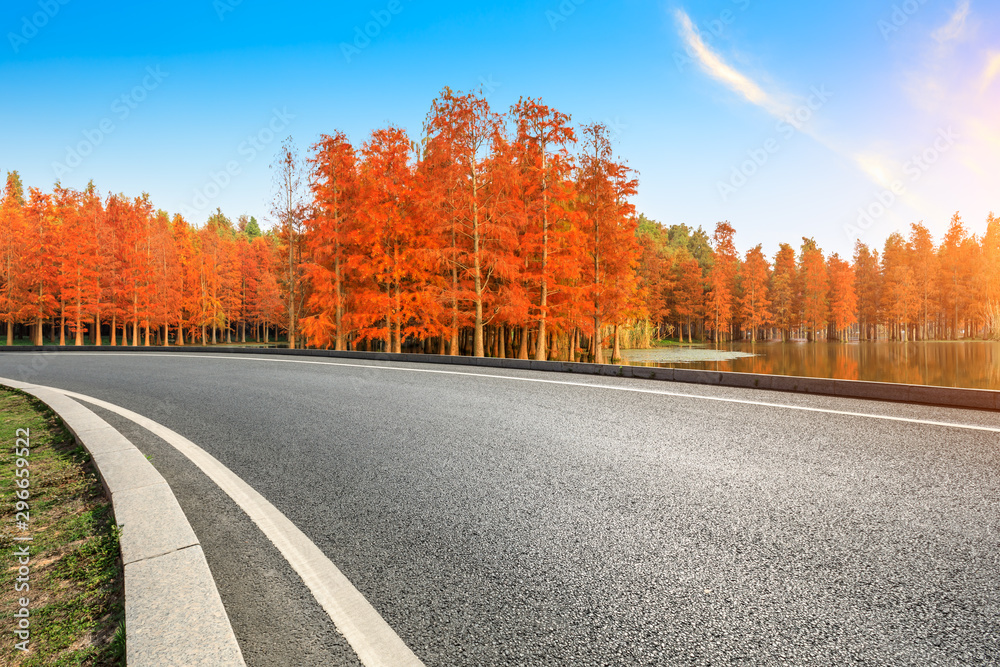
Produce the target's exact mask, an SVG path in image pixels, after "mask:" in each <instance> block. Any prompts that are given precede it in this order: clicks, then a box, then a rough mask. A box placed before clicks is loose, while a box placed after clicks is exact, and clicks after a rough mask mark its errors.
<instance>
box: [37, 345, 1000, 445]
mask: <svg viewBox="0 0 1000 667" xmlns="http://www.w3.org/2000/svg"><path fill="white" fill-rule="evenodd" d="M52 354H59V353H52ZM68 354H72V355H74V356H82V355H92V356H123V357H126V356H131V357H161V358H170V357H177V358H181V359H184V358H187V359H220V360H230V361H260V362H274V363H285V364H315V365H322V366H345V367H348V368H368V369H374V370H383V371H403V372H407V373H433V374H437V375H466V376H470V377H482V378H492V379H496V380H513V381H516V382H539V383H542V384H560V385H566V386H570V387H589V388H591V389H610V390H612V391H627V392H635V393H639V394H656V395H658V396H671V397H675V398H690V399H695V400H699V401H717V402H719V403H739V404H742V405H757V406H761V407H765V408H779V409H782V410H799V411H801V412H821V413H824V414H830V415H843V416H846V417H862V418H864V419H879V420H882V421H892V422H905V423H907V424H922V425H924V426H942V427H945V428H958V429H964V430H968V431H985V432H988V433H1000V427H994V426H979V425H976V424H959V423H956V422H941V421H932V420H929V419H911V418H910V417H894V416H892V415H877V414H871V413H867V412H850V411H847V410H831V409H830V408H814V407H809V406H806V405H789V404H787V403H768V402H765V401H748V400H745V399H741V398H725V397H722V396H702V395H699V394H685V393H682V392H676V391H663V390H660V389H643V388H641V387H627V386H616V385H610V384H597V383H592V382H567V381H566V380H547V379H544V378H527V377H519V376H516V375H493V374H490V373H467V372H462V371H442V370H436V369H431V368H407V367H404V366H376V365H374V364H351V363H343V362H340V361H313V360H309V359H272V358H269V357H236V356H233V355H229V354H226V355H214V354H174V353H169V354H155V353H145V352H71V353H68ZM331 359H332V358H331ZM410 363H416V362H410ZM852 400H860V399H852ZM952 409H956V410H958V409H961V408H952Z"/></svg>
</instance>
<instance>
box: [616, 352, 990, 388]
mask: <svg viewBox="0 0 1000 667" xmlns="http://www.w3.org/2000/svg"><path fill="white" fill-rule="evenodd" d="M622 357H623V359H624V361H625V363H627V364H630V365H637V366H666V367H676V368H695V369H705V370H717V371H734V372H737V373H767V374H774V375H796V376H804V377H822V378H841V379H845V380H869V381H873V382H900V383H905V384H926V385H935V386H941V387H968V388H974V389H1000V342H998V343H994V342H982V341H968V342H966V341H962V342H931V343H893V342H868V343H826V342H817V343H804V342H790V343H732V344H724V345H719V346H717V347H714V346H710V347H690V348H686V347H670V348H658V349H653V350H623V351H622Z"/></svg>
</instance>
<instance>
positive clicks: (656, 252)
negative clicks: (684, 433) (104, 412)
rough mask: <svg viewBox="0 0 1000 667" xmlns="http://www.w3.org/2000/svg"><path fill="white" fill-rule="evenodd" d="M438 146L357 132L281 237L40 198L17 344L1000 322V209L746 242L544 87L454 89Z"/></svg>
mask: <svg viewBox="0 0 1000 667" xmlns="http://www.w3.org/2000/svg"><path fill="white" fill-rule="evenodd" d="M422 134H423V137H422V138H420V139H414V138H412V137H410V136H408V135H407V133H406V132H405V131H404V130H402V129H400V128H397V127H386V128H382V129H378V130H375V131H374V132H373V133H372V134H371V135H370V137H369V138H368V140H367V141H365V142H364V143H363V144H362V145H360V146H355V145H352V144H351V143H350V141H349V140H348V139H347V137H346V136H345V135H344V134H342V133H339V132H335V133H333V134H330V135H324V136H322V137H321V138H320V139H319V141H318V142H316V143H315V145H313V146H312V147H311V149H310V150H309V152H308V154H307V155H306V156H304V157H300V155H299V154H298V153H297V151H296V149H295V148H294V145H293V144H292V142H291V140H288V141H286V142H285V144H284V145H283V146H282V149H281V152H280V154H279V155H278V157H277V159H276V161H275V163H274V165H273V172H274V182H275V188H274V193H273V200H272V205H271V211H270V212H269V219H270V220H271V221H272V223H273V224H272V225H271V226H270V227H269V228H268V229H266V230H264V231H262V230H261V226H260V225H259V224H258V222H257V220H256V219H255V218H251V217H247V216H241V217H240V218H239V219H238V220H236V221H235V222H234V221H233V220H231V219H229V218H227V217H226V216H225V215H224V214H223V213H222V212H221V211H219V210H217V211H216V212H215V213H214V214H212V215H211V216H210V217H208V220H207V222H205V223H204V224H203V225H200V226H198V225H196V224H194V222H193V221H190V220H185V219H184V218H183V217H182V216H180V215H173V216H170V215H169V214H168V213H166V212H164V211H162V210H157V209H156V207H155V206H154V204H153V203H152V202H151V201H150V198H149V197H148V196H147V195H142V196H139V197H128V196H125V195H121V194H107V195H102V194H101V193H100V192H99V191H98V190H97V188H96V187H95V186H94V185H93V184H91V185H90V186H89V187H87V188H86V189H84V190H83V191H75V190H71V189H67V188H64V187H62V186H60V185H59V184H57V185H56V186H55V187H54V188H53V190H52V191H51V192H48V193H46V192H43V191H41V190H39V189H37V188H34V187H31V188H28V189H27V191H26V192H25V188H24V186H23V184H22V183H21V179H20V177H19V175H18V174H17V172H9V173H8V175H7V180H6V187H5V190H4V193H3V202H2V207H0V262H2V266H0V318H2V319H3V321H4V322H5V326H6V344H7V345H13V344H14V343H15V339H16V338H20V337H21V336H22V335H23V336H27V337H28V340H29V342H31V343H33V344H35V345H42V344H44V343H45V342H46V339H47V340H48V341H50V342H53V343H58V344H59V345H66V344H75V345H84V344H93V345H101V344H107V343H110V344H111V345H133V346H147V345H184V344H210V343H235V342H239V343H244V342H248V341H255V342H260V343H272V344H273V343H276V342H277V340H278V339H279V338H281V339H282V342H283V343H285V344H287V345H289V346H291V347H305V346H308V347H314V348H330V349H337V350H349V349H353V350H385V351H391V352H401V351H422V352H427V353H432V354H450V355H459V354H464V355H473V356H498V357H514V358H522V359H524V358H532V359H560V360H583V359H589V360H593V361H596V362H598V363H600V362H604V361H607V360H608V359H607V357H608V354H609V352H608V350H610V356H611V358H612V359H614V358H617V357H618V356H619V350H620V349H621V348H622V347H626V346H628V347H641V346H648V345H650V344H652V342H653V341H655V340H658V339H662V338H668V337H671V338H675V339H680V340H682V341H688V342H693V341H695V340H711V341H716V342H721V341H731V340H773V339H782V340H790V339H803V340H810V341H814V340H823V339H826V340H836V341H846V340H851V339H852V338H858V339H861V340H872V339H892V340H930V339H958V338H994V337H997V336H1000V219H998V218H995V217H994V216H993V215H990V217H989V219H988V220H987V221H986V223H987V224H986V230H985V234H983V235H982V236H977V235H973V234H970V233H969V231H968V229H967V228H966V226H965V224H964V223H963V221H962V220H961V218H960V216H959V215H958V214H957V213H956V214H955V216H954V217H953V218H952V220H951V223H950V226H949V228H948V231H947V233H946V234H945V235H944V238H943V239H942V240H941V241H940V243H935V241H934V239H933V237H932V235H931V234H930V232H929V231H928V229H927V228H926V227H924V226H923V225H922V224H913V225H911V227H910V229H909V231H908V234H907V235H905V236H904V235H902V234H899V233H894V234H892V235H891V236H889V238H888V239H887V240H886V242H885V245H884V247H882V248H870V247H868V246H867V245H866V244H864V243H862V242H861V241H858V242H857V243H856V245H855V248H854V253H853V256H852V257H843V258H842V257H840V256H839V255H838V254H836V253H833V254H829V255H826V254H824V252H823V250H822V249H821V248H819V247H818V246H817V244H816V242H815V241H813V240H812V239H810V238H803V239H801V241H800V242H796V243H795V244H794V245H793V244H782V245H781V246H780V248H779V250H778V251H777V253H776V255H775V256H774V257H768V256H767V255H765V253H764V251H763V249H762V247H761V246H760V245H758V246H756V247H753V248H752V249H750V250H749V251H748V252H746V253H745V254H743V255H740V254H738V253H737V251H736V246H735V238H734V237H735V230H734V228H733V227H732V226H731V225H730V224H729V223H728V222H721V223H718V224H717V225H716V226H715V228H714V230H712V232H711V234H709V233H708V232H705V231H703V230H702V229H701V228H698V229H692V228H690V227H688V226H686V225H674V226H670V227H665V226H663V225H661V224H659V223H657V222H655V221H652V220H649V219H647V218H646V217H645V216H643V215H639V214H637V212H636V210H635V207H634V205H633V203H632V198H633V197H634V195H635V194H636V192H637V188H638V175H637V174H636V173H635V172H634V171H632V170H631V169H630V168H629V166H628V165H627V163H626V162H625V161H624V160H622V159H621V158H619V157H618V156H616V155H615V153H614V149H613V143H614V137H613V135H612V132H611V130H610V129H609V128H608V127H607V126H605V125H603V124H591V125H584V126H582V127H576V126H574V125H573V124H572V123H571V121H570V117H569V116H568V115H566V114H564V113H561V112H559V111H556V110H555V109H552V108H550V107H548V106H545V105H544V104H543V103H542V102H541V101H539V100H534V99H522V100H521V101H520V102H518V103H517V104H516V105H515V106H514V107H513V108H511V109H510V110H509V111H508V112H507V113H498V112H496V111H494V110H493V109H491V108H490V105H489V104H488V102H487V100H486V99H485V97H484V96H482V95H479V94H475V93H470V94H458V93H455V92H453V91H451V90H450V89H445V90H444V91H442V93H441V95H440V96H439V97H438V99H436V100H435V101H434V102H433V104H432V107H431V110H430V112H429V113H428V116H427V120H426V122H425V126H424V129H423V133H422Z"/></svg>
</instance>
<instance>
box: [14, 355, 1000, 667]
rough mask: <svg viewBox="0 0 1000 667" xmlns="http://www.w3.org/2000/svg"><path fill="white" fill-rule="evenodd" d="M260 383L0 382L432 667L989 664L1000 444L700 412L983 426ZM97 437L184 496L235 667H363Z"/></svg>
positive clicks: (428, 387)
mask: <svg viewBox="0 0 1000 667" xmlns="http://www.w3.org/2000/svg"><path fill="white" fill-rule="evenodd" d="M241 356H242V355H241ZM247 356H249V355H247ZM273 359H274V358H273V357H269V358H258V359H252V358H248V359H234V358H232V355H225V357H211V356H200V357H197V358H191V357H181V356H176V355H142V356H137V355H129V354H115V355H101V354H92V355H75V354H47V355H43V356H41V357H39V356H38V355H34V357H33V359H29V357H28V356H27V355H21V354H9V353H8V354H0V377H10V378H13V379H20V380H24V381H28V382H34V383H37V384H41V385H47V386H55V387H59V388H62V389H67V390H71V391H76V392H80V393H83V394H88V395H91V396H94V397H97V398H100V399H103V400H106V401H109V402H111V403H115V404H117V405H120V406H123V407H126V408H129V409H130V410H134V411H136V412H139V413H141V414H143V415H145V416H147V417H149V418H151V419H154V420H156V421H158V422H160V423H161V424H164V425H165V426H167V427H169V428H171V429H173V430H175V431H177V432H178V433H181V434H182V435H184V436H186V437H188V438H189V439H191V440H192V441H194V442H195V443H197V444H198V445H200V446H201V447H202V448H204V449H205V450H207V451H208V452H210V453H211V454H212V455H214V456H215V457H216V458H217V459H219V461H221V462H222V463H223V464H225V465H226V466H228V467H229V469H231V470H232V471H233V472H235V473H236V474H237V475H239V476H240V477H242V478H243V479H244V480H245V481H246V482H248V483H249V484H250V485H251V486H253V487H254V488H255V489H256V490H257V491H259V492H260V493H261V494H263V495H264V496H265V497H266V498H267V499H268V500H269V501H270V502H271V503H273V504H274V505H275V506H276V507H277V508H278V509H279V510H281V511H282V512H283V513H284V514H285V515H286V516H287V517H288V518H290V519H291V520H292V521H293V522H294V523H295V524H296V525H297V526H298V527H299V528H300V529H301V530H302V531H303V532H304V533H305V534H306V535H307V536H308V537H309V538H310V539H312V540H313V542H315V543H316V544H317V545H318V546H319V547H320V548H321V549H322V550H323V552H324V553H325V554H326V555H327V556H328V557H329V558H330V559H331V560H332V561H333V562H334V563H335V564H336V565H337V566H338V567H339V568H340V569H341V571H342V572H343V573H344V574H345V575H346V576H347V577H348V578H349V579H350V580H351V582H353V584H354V585H355V586H356V587H357V588H358V589H359V590H360V591H361V592H362V593H363V594H364V595H365V597H366V598H367V599H368V600H369V601H370V602H371V604H372V605H373V606H374V607H375V609H376V610H378V612H379V613H380V614H381V615H382V616H383V617H384V618H385V620H386V621H387V622H388V623H389V625H390V626H391V627H392V628H393V629H394V630H395V631H396V632H397V633H398V634H399V636H400V637H401V638H402V639H403V640H404V641H405V642H406V643H407V645H409V646H410V648H411V649H413V651H414V652H415V653H416V654H417V655H418V656H419V657H420V658H421V659H422V660H423V661H424V662H425V663H426V664H427V665H476V666H479V665H484V666H485V665H619V664H621V665H672V664H677V665H688V664H691V665H709V664H712V665H719V664H790V665H792V664H794V665H802V664H823V665H827V664H828V665H834V664H836V665H842V664H848V663H857V664H894V665H895V664H899V665H910V664H912V665H958V664H997V662H998V661H1000V509H998V508H1000V502H998V501H1000V433H995V432H989V431H974V430H967V429H957V428H952V427H947V426H935V425H927V424H916V423H910V422H903V421H886V420H879V419H871V418H866V417H857V416H851V415H844V414H834V413H833V412H809V411H802V410H795V409H789V408H778V407H769V406H763V405H754V404H749V403H738V402H719V401H713V400H705V399H704V397H716V398H718V397H725V398H731V399H735V400H744V401H761V402H768V403H783V404H787V405H791V406H809V407H814V408H822V409H826V410H831V411H844V412H865V413H872V414H883V415H892V416H898V417H905V418H913V419H925V420H938V421H944V422H953V423H957V424H980V425H988V426H994V427H1000V415H997V414H995V413H988V412H977V411H963V410H954V409H935V408H928V407H921V406H911V405H904V404H892V403H876V402H865V401H858V400H845V399H836V398H825V397H815V396H804V395H792V394H779V393H772V392H764V391H756V390H742V389H726V388H713V387H700V386H693V385H678V384H666V383H656V382H650V381H642V380H627V379H618V378H603V377H592V378H591V377H582V378H581V376H568V375H561V374H542V373H537V372H528V371H503V370H496V369H481V370H480V369H475V368H469V367H455V368H447V369H445V370H447V371H451V372H452V373H442V372H434V373H427V372H414V370H417V369H424V370H435V371H441V370H442V367H441V366H421V365H406V364H391V363H386V362H351V364H353V365H350V364H345V363H343V362H342V361H341V360H317V363H308V364H299V363H286V362H278V361H273ZM285 359H289V358H287V357H286V358H285ZM32 361H33V363H32ZM382 367H396V370H392V369H386V368H382ZM399 369H405V370H399ZM453 373H470V374H475V373H483V374H487V375H494V376H504V377H482V376H476V375H456V374H453ZM510 378H528V379H536V380H537V379H542V380H556V381H559V382H565V383H566V384H554V383H548V382H526V381H519V380H512V379H510ZM570 383H572V384H570ZM581 385H603V386H614V387H625V388H627V387H636V388H642V389H657V390H664V391H669V392H677V393H683V394H689V395H690V397H683V396H682V397H679V396H665V395H660V394H652V393H640V392H630V391H615V390H612V389H607V388H601V387H595V386H581ZM100 414H101V415H102V416H104V417H105V418H107V419H108V421H110V422H111V423H112V424H113V425H115V426H116V427H118V428H119V429H120V430H122V431H123V432H124V433H125V434H126V435H127V436H128V437H130V438H131V439H133V441H134V442H135V443H136V445H137V446H138V447H139V448H140V449H141V450H142V451H143V452H144V453H146V454H147V455H150V456H151V457H152V461H153V464H154V466H156V467H157V468H158V469H160V471H161V472H162V473H163V474H164V476H165V477H166V478H167V481H168V482H169V483H170V484H171V486H172V488H173V489H174V491H175V493H177V495H178V499H179V500H180V502H181V505H182V507H183V508H184V510H185V512H186V513H187V515H188V518H189V519H190V520H191V522H192V525H193V526H194V528H195V531H196V533H197V534H198V536H199V538H200V539H201V541H202V543H203V546H204V549H205V552H206V556H207V558H208V560H209V564H210V566H211V568H212V571H213V574H214V575H215V577H216V579H217V582H218V585H219V588H220V592H221V593H222V597H223V601H224V603H225V604H226V607H227V611H228V612H229V615H230V618H231V619H232V621H233V625H234V629H235V631H236V634H237V638H238V639H239V641H240V644H241V647H242V648H243V650H244V653H245V655H246V658H247V662H248V664H249V665H251V666H252V667H255V666H257V665H287V664H295V665H308V664H317V665H337V664H346V665H350V664H357V663H356V659H355V658H354V656H353V653H352V652H351V650H350V647H349V646H347V644H346V643H345V641H344V640H343V638H342V637H341V636H340V635H339V634H338V633H337V631H336V629H335V628H334V627H333V624H332V622H331V621H330V620H329V618H328V617H326V616H325V614H324V613H323V611H322V609H321V608H320V607H319V606H318V604H317V603H316V602H315V600H313V599H312V597H311V595H310V594H309V591H308V590H307V589H306V588H305V586H304V585H303V584H302V583H301V581H300V580H298V578H297V576H296V575H295V573H294V571H292V570H291V569H290V567H289V566H288V565H287V563H285V562H284V560H283V558H282V557H281V555H280V553H279V552H278V551H277V550H276V549H275V548H274V547H273V546H272V545H271V544H270V543H269V542H268V541H267V539H266V538H265V537H264V536H263V535H262V534H261V533H260V532H259V530H257V528H256V527H255V526H254V525H253V524H252V523H251V522H250V521H249V520H248V519H247V517H246V516H245V515H243V514H242V512H241V511H240V510H239V508H238V507H237V506H236V505H235V504H234V503H232V501H230V500H229V499H228V497H227V496H225V495H224V494H222V493H221V492H220V491H219V490H218V489H217V488H216V487H215V486H214V485H213V484H212V483H211V481H210V480H209V479H208V478H207V477H205V476H204V475H203V474H202V473H201V472H200V471H199V470H198V469H197V468H195V467H194V466H193V464H191V463H190V462H188V461H187V459H185V458H184V457H182V456H181V455H179V454H178V453H177V452H176V451H175V450H173V449H172V448H171V447H169V446H168V445H167V444H166V443H164V442H162V441H160V440H159V439H158V438H156V437H155V436H153V435H152V434H150V433H148V432H146V431H144V430H143V429H140V428H138V427H136V426H134V425H132V424H131V423H130V422H126V421H123V420H122V419H121V418H118V417H117V416H115V415H112V414H110V413H107V412H103V411H102V412H100Z"/></svg>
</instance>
